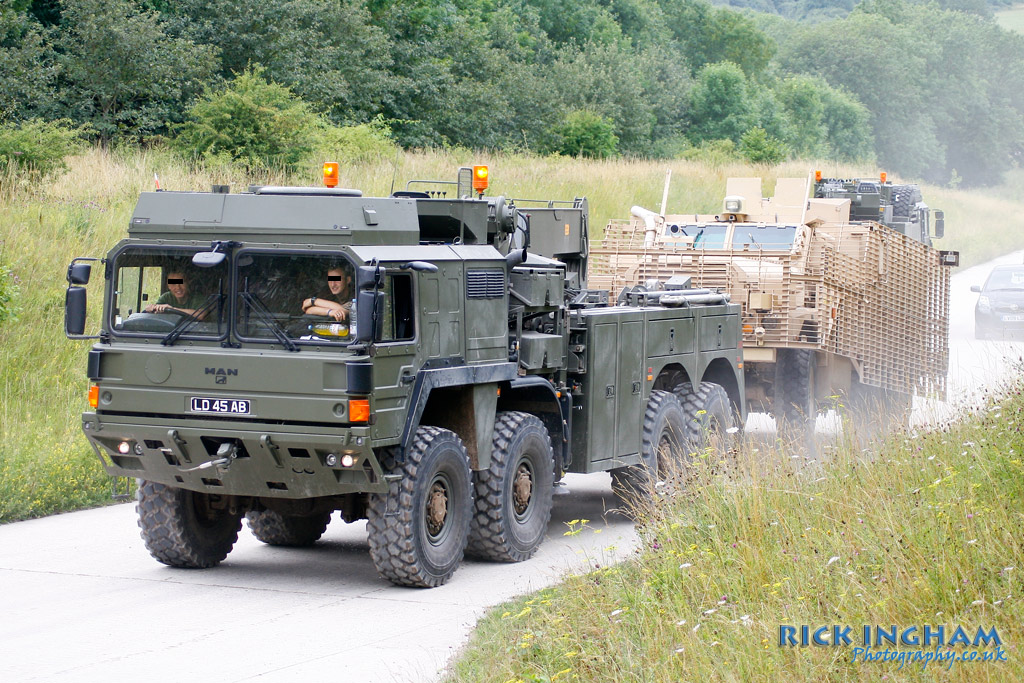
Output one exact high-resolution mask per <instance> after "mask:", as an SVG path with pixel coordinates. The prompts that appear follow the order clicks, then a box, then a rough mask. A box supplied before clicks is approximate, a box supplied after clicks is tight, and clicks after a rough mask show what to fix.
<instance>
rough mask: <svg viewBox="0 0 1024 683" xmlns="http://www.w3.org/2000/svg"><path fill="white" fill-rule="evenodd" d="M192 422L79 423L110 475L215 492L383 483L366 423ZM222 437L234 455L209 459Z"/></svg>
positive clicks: (262, 493)
mask: <svg viewBox="0 0 1024 683" xmlns="http://www.w3.org/2000/svg"><path fill="white" fill-rule="evenodd" d="M191 422H192V421H189V420H184V419H183V420H182V421H181V422H180V424H173V423H169V421H168V420H166V419H163V420H160V421H159V422H158V421H157V420H150V419H147V418H125V417H110V416H106V415H98V414H97V413H85V414H83V415H82V429H83V431H84V432H85V435H86V437H87V438H88V439H89V443H90V444H92V446H93V449H94V450H95V451H96V455H97V456H98V457H99V458H100V460H101V461H102V463H103V467H104V469H105V470H106V471H107V473H108V474H110V475H112V476H118V477H133V478H139V479H146V480H148V481H155V482H159V483H161V484H166V485H168V486H174V487H178V488H184V489H189V490H192V491H202V492H206V493H216V494H219V495H231V496H254V497H269V498H282V499H304V498H317V497H322V496H334V495H340V494H345V493H360V492H377V493H381V492H385V491H386V490H387V484H386V482H385V481H384V473H383V471H382V469H381V466H380V463H379V462H378V461H377V458H376V456H375V455H374V452H373V449H372V447H371V446H370V434H369V431H370V430H369V428H368V427H351V428H338V429H331V430H329V431H328V430H326V429H324V430H321V431H319V432H317V431H312V432H307V433H303V432H302V431H300V430H301V429H308V428H301V427H296V428H291V429H290V430H289V427H288V426H287V425H272V426H271V425H253V424H247V423H237V424H235V423H230V422H217V423H212V424H204V423H195V424H192V423H191ZM225 443H228V444H231V446H232V447H231V448H228V449H226V450H228V451H230V452H231V453H232V455H233V456H234V457H229V458H228V461H227V462H226V463H222V464H212V463H215V462H216V461H218V460H222V459H223V458H220V457H218V455H217V453H218V450H219V449H221V447H222V446H223V444H225ZM123 444H127V446H124V445H123ZM123 451H126V452H123ZM345 455H348V456H350V457H351V459H352V464H351V465H350V466H348V467H345V466H343V464H342V462H343V461H345V460H346V459H345V458H344V457H343V456H345ZM331 456H333V458H332V457H331ZM332 461H336V462H334V464H328V463H329V462H332Z"/></svg>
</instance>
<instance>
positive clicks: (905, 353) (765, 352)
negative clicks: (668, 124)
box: [589, 173, 958, 432]
mask: <svg viewBox="0 0 1024 683" xmlns="http://www.w3.org/2000/svg"><path fill="white" fill-rule="evenodd" d="M666 189H667V188H666ZM666 194H667V193H666ZM908 198H909V199H912V200H914V201H913V202H912V206H911V207H910V209H909V210H908V209H907V208H905V207H907V204H908V202H907V199H908ZM897 205H899V208H897ZM662 211H663V213H662V214H657V213H655V212H652V211H648V210H646V209H643V208H641V207H633V210H632V212H631V213H632V214H633V217H632V219H631V220H629V221H612V222H611V223H610V224H609V225H608V227H607V229H606V231H605V235H604V239H603V240H602V241H601V242H600V243H599V244H598V245H597V246H595V247H594V248H593V249H592V250H591V258H590V275H589V282H590V286H591V287H595V288H606V289H609V290H611V291H613V292H617V291H620V290H621V289H622V288H624V287H636V286H641V287H643V286H644V285H645V283H654V282H656V281H666V280H668V279H669V278H671V277H673V276H676V277H677V278H689V279H690V280H691V286H693V287H700V288H706V289H709V290H717V291H722V292H725V293H727V294H728V295H729V297H730V299H731V301H732V302H733V303H738V304H740V306H741V307H742V317H743V361H744V375H745V380H746V396H747V401H748V405H749V406H750V409H751V410H757V409H758V407H760V408H761V409H762V410H764V411H768V412H771V413H773V414H774V415H775V417H776V419H777V420H778V419H781V420H783V421H784V423H789V424H791V425H800V426H801V427H808V426H809V427H810V430H811V431H812V432H813V429H814V419H815V417H816V415H817V413H818V412H819V411H820V410H823V409H827V408H829V407H833V406H836V407H837V406H839V405H840V404H842V405H844V406H851V407H859V408H862V409H866V410H868V411H869V412H868V416H869V417H871V418H872V420H871V421H872V422H876V423H877V422H878V420H876V419H874V418H875V417H876V416H878V415H886V416H891V417H893V418H894V419H896V420H897V421H903V422H905V420H906V417H907V416H909V409H910V407H911V404H912V399H913V396H914V395H915V394H917V395H920V396H934V397H938V398H944V395H945V389H946V384H945V382H946V371H947V364H948V356H949V353H948V327H949V323H948V311H949V268H948V267H946V266H950V265H957V264H958V255H957V254H956V252H940V251H938V250H936V249H934V248H933V247H932V246H931V238H932V237H941V236H942V232H943V228H944V225H943V224H944V219H943V216H942V213H941V212H940V211H931V210H929V209H928V207H927V205H925V204H924V203H923V202H921V201H920V191H919V190H918V189H917V187H916V186H906V185H892V184H891V183H888V182H886V181H885V177H884V175H883V176H882V178H881V180H880V181H873V180H835V179H828V180H822V179H821V175H820V173H818V174H816V175H815V177H814V179H813V180H812V178H811V177H808V178H780V179H779V180H778V181H777V184H776V188H775V193H774V195H773V196H771V197H768V198H765V197H764V196H763V195H762V191H761V179H760V178H730V179H729V180H728V181H727V186H726V197H725V199H724V201H723V204H722V211H721V213H719V214H718V215H696V214H670V215H665V214H664V208H663V209H662Z"/></svg>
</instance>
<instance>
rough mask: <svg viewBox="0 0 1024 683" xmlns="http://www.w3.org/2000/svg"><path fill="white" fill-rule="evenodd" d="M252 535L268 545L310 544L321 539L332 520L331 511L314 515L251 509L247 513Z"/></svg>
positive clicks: (299, 545) (246, 516) (303, 545)
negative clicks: (285, 513)
mask: <svg viewBox="0 0 1024 683" xmlns="http://www.w3.org/2000/svg"><path fill="white" fill-rule="evenodd" d="M245 521H246V523H247V524H248V525H249V531H251V532H252V535H253V536H255V537H256V538H258V539H259V540H261V541H263V542H264V543H266V544H267V545H283V546H291V547H294V548H301V547H305V546H310V545H313V544H314V543H316V542H317V541H318V540H320V537H321V536H323V535H324V532H325V531H327V525H328V524H329V523H330V521H331V513H330V512H318V513H316V514H313V515H282V514H281V513H280V512H276V511H275V510H260V511H259V512H256V511H251V512H247V513H246V515H245Z"/></svg>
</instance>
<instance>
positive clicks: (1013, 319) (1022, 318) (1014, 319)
mask: <svg viewBox="0 0 1024 683" xmlns="http://www.w3.org/2000/svg"><path fill="white" fill-rule="evenodd" d="M1003 322H1004V323H1019V322H1024V315H1004V316H1003Z"/></svg>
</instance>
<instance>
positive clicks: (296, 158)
mask: <svg viewBox="0 0 1024 683" xmlns="http://www.w3.org/2000/svg"><path fill="white" fill-rule="evenodd" d="M263 73H264V71H263V69H261V68H259V67H256V68H251V69H246V70H245V71H243V72H242V73H241V74H238V75H236V76H235V79H234V80H233V81H231V83H229V84H228V85H227V86H226V87H225V88H224V89H223V90H220V91H217V92H209V93H207V94H206V95H205V96H204V97H203V98H202V99H200V100H199V101H198V102H197V103H196V104H195V105H193V106H192V108H191V109H190V110H189V112H188V118H187V120H186V121H185V123H183V124H182V125H181V126H179V127H178V135H177V137H176V138H175V140H174V145H175V147H177V148H178V149H179V150H180V151H182V152H184V153H185V154H187V155H190V156H195V157H200V158H203V159H206V160H210V161H218V160H223V161H237V162H240V163H242V164H244V165H245V166H246V167H248V168H249V169H250V170H257V169H258V170H270V169H283V170H286V171H293V170H295V169H296V168H298V167H299V166H300V165H302V164H303V163H304V162H306V161H307V160H309V159H310V157H312V156H313V154H314V152H317V153H324V154H327V155H328V156H336V157H338V158H344V159H353V158H354V159H363V158H366V157H367V156H374V155H378V154H382V153H390V152H391V150H392V149H393V147H392V145H391V132H390V129H389V128H388V126H387V125H386V124H385V123H383V121H381V120H380V119H378V120H376V121H374V122H372V123H365V124H361V125H357V126H349V127H344V128H339V127H336V126H332V125H330V123H328V122H327V120H326V119H325V118H324V117H323V116H321V115H320V114H317V113H316V112H314V111H313V110H312V108H311V107H310V106H309V104H307V103H306V102H303V101H302V99H300V98H299V97H297V96H296V95H295V94H293V93H292V91H291V90H290V89H288V88H287V87H285V86H283V85H279V84H277V83H273V82H269V81H267V80H266V79H265V78H264V76H263Z"/></svg>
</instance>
